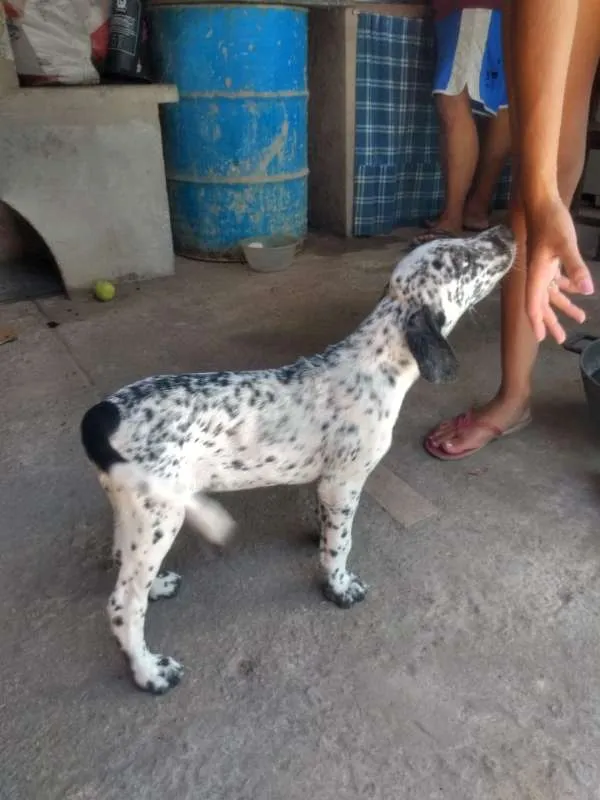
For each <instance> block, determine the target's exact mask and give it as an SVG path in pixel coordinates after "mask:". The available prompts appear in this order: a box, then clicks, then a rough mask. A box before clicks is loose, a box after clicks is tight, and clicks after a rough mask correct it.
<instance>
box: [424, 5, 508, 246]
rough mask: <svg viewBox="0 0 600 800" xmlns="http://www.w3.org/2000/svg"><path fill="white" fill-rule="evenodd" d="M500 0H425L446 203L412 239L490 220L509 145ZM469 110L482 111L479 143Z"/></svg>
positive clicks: (430, 237)
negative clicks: (430, 13) (432, 50)
mask: <svg viewBox="0 0 600 800" xmlns="http://www.w3.org/2000/svg"><path fill="white" fill-rule="evenodd" d="M501 4H502V0H432V6H433V11H434V25H435V39H436V48H437V55H436V68H435V75H434V82H433V93H434V97H435V104H436V107H437V111H438V114H439V119H440V149H441V161H442V173H443V177H444V184H445V202H444V208H443V210H442V213H441V215H440V217H439V218H438V219H437V220H434V221H428V222H426V223H425V224H426V226H427V227H429V228H430V230H429V232H428V233H425V234H423V235H421V236H418V237H417V238H416V239H415V240H414V244H415V245H418V244H423V243H424V242H427V241H431V240H433V239H439V238H441V237H444V236H457V235H459V234H460V233H461V232H462V231H463V229H466V230H470V231H481V230H485V228H487V227H488V225H489V213H490V207H491V203H492V198H493V194H494V191H495V189H496V185H497V183H498V178H499V177H500V173H501V172H502V169H503V167H504V165H505V163H506V160H507V157H508V153H509V150H510V126H509V121H508V111H507V107H508V96H507V91H506V80H505V76H504V63H503V53H502V19H501V13H502V12H501ZM474 114H481V115H484V116H486V117H488V119H487V121H486V125H485V131H484V135H483V137H482V140H481V142H480V141H479V135H478V130H477V126H476V124H475V119H474V116H473V115H474Z"/></svg>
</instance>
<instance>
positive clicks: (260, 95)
mask: <svg viewBox="0 0 600 800" xmlns="http://www.w3.org/2000/svg"><path fill="white" fill-rule="evenodd" d="M149 12H150V21H151V29H152V45H153V54H154V59H155V71H156V77H157V79H158V80H160V81H161V82H167V83H174V84H176V85H177V88H178V89H179V96H180V100H179V103H175V104H173V105H169V106H163V107H162V108H161V121H162V130H163V143H164V154H165V165H166V175H167V188H168V192H169V204H170V209H171V224H172V227H173V239H174V244H175V250H176V252H177V253H179V254H181V255H185V256H188V257H191V258H202V259H215V260H220V261H228V260H236V259H239V258H240V249H239V246H238V245H239V242H240V240H242V239H245V238H248V237H253V236H276V235H279V234H284V235H292V236H296V237H298V238H299V239H302V238H303V237H304V236H305V235H306V226H307V196H308V185H307V184H308V168H307V138H308V91H307V38H308V37H307V27H308V26H307V19H308V15H307V11H306V9H298V8H290V7H282V6H252V5H235V4H233V3H231V4H230V3H222V4H215V5H204V4H199V5H192V4H181V5H179V4H176V5H174V4H172V3H169V4H164V5H162V4H161V3H160V0H154V2H153V3H152V4H151V6H150V8H149Z"/></svg>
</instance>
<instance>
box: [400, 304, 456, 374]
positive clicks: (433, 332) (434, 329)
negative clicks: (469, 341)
mask: <svg viewBox="0 0 600 800" xmlns="http://www.w3.org/2000/svg"><path fill="white" fill-rule="evenodd" d="M442 324H443V317H442V321H440V319H436V317H435V316H434V314H433V312H432V310H431V308H430V307H429V306H423V308H420V309H419V310H418V311H415V312H414V313H413V314H411V316H409V318H408V320H407V321H406V342H407V344H408V347H409V349H410V352H411V353H412V355H413V358H414V359H415V360H416V362H417V364H418V365H419V372H420V373H421V377H422V378H425V380H426V381H429V382H430V383H451V382H452V381H453V380H455V379H456V376H457V373H458V360H457V358H456V356H455V355H454V351H453V350H452V348H451V347H450V345H449V343H448V341H447V339H444V337H443V336H442Z"/></svg>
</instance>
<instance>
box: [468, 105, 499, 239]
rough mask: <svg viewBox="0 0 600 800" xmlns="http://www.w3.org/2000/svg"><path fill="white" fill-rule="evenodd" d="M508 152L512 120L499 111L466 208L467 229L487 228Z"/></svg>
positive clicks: (488, 131) (489, 129)
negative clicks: (495, 192) (493, 198)
mask: <svg viewBox="0 0 600 800" xmlns="http://www.w3.org/2000/svg"><path fill="white" fill-rule="evenodd" d="M509 151H510V120H509V117H508V109H506V108H503V109H500V111H498V114H497V116H495V117H491V118H490V119H489V120H488V121H487V122H486V130H485V134H484V136H483V141H482V143H481V155H480V157H479V164H478V165H477V171H476V173H475V179H474V181H473V187H472V189H471V192H470V194H469V197H468V199H467V202H466V204H465V208H464V214H463V225H464V226H465V228H473V229H475V230H484V229H485V228H487V227H488V225H489V213H490V207H491V205H492V197H493V196H494V191H495V189H496V186H497V184H498V179H499V177H500V173H501V172H502V169H503V168H504V165H505V164H506V159H507V158H508V154H509Z"/></svg>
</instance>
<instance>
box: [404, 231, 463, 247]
mask: <svg viewBox="0 0 600 800" xmlns="http://www.w3.org/2000/svg"><path fill="white" fill-rule="evenodd" d="M438 239H458V234H456V233H452V231H446V230H444V229H443V228H432V229H431V230H430V231H428V232H427V233H420V234H419V235H418V236H415V238H414V239H412V241H411V242H410V244H409V249H410V250H414V249H415V247H420V246H421V245H422V244H428V243H429V242H437V241H438Z"/></svg>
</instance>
